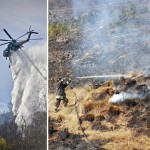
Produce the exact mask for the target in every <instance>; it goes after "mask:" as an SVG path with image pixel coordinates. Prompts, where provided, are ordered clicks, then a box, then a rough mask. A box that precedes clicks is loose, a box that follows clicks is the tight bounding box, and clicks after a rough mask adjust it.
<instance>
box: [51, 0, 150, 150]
mask: <svg viewBox="0 0 150 150" xmlns="http://www.w3.org/2000/svg"><path fill="white" fill-rule="evenodd" d="M49 3H50V4H51V7H50V10H49V85H50V86H49V148H50V150H53V149H54V150H55V149H60V150H63V149H68V150H72V149H77V150H80V149H82V150H84V149H85V150H86V149H89V150H93V149H98V150H100V149H108V150H109V149H115V150H147V149H150V146H149V143H150V122H149V119H150V118H149V115H150V104H149V100H150V78H149V75H150V69H149V57H150V53H149V50H150V42H149V35H148V33H149V32H150V28H149V22H150V20H149V17H148V16H149V15H150V10H149V1H140V0H134V1H132V2H131V1H126V0H125V1H122V0H115V1H111V0H108V1H106V2H103V1H97V0H94V1H92V2H91V1H83V2H80V1H78V0H77V1H75V0H70V1H63V2H61V1H59V0H57V1H55V2H54V1H52V0H50V1H49ZM58 3H59V5H57V4H58ZM56 6H57V7H56ZM59 77H69V78H71V79H72V83H71V85H70V87H71V88H70V87H68V88H67V90H66V94H67V98H68V99H69V105H68V107H66V108H64V107H63V105H61V106H60V108H59V111H58V112H55V111H54V106H55V87H56V79H57V78H59Z"/></svg>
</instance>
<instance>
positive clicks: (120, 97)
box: [109, 92, 145, 103]
mask: <svg viewBox="0 0 150 150" xmlns="http://www.w3.org/2000/svg"><path fill="white" fill-rule="evenodd" d="M144 97H145V94H144V93H134V92H121V93H119V94H114V95H113V96H112V97H111V98H110V99H109V102H110V103H121V102H124V101H126V100H132V99H142V98H144Z"/></svg>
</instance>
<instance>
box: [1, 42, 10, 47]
mask: <svg viewBox="0 0 150 150" xmlns="http://www.w3.org/2000/svg"><path fill="white" fill-rule="evenodd" d="M8 43H10V42H7V43H3V44H0V46H2V45H5V44H8Z"/></svg>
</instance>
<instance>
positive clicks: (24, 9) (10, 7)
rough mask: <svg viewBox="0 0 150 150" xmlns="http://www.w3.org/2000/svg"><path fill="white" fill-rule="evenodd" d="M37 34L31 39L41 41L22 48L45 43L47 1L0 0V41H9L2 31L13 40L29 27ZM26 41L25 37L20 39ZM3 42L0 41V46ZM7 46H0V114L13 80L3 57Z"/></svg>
mask: <svg viewBox="0 0 150 150" xmlns="http://www.w3.org/2000/svg"><path fill="white" fill-rule="evenodd" d="M30 25H31V27H32V29H34V30H35V31H37V32H39V34H38V35H33V36H32V38H43V40H41V41H31V42H29V43H26V44H25V45H24V48H31V47H33V46H35V45H40V44H42V43H44V42H46V41H47V39H46V37H47V1H46V0H13V1H12V0H0V39H9V37H8V36H7V35H6V34H5V32H4V31H3V29H6V30H7V31H8V32H9V34H10V35H11V36H12V37H13V38H14V39H15V38H17V37H19V36H21V35H23V34H25V33H26V32H27V31H28V30H29V27H30ZM22 39H23V40H24V39H26V36H25V37H24V38H22ZM2 43H3V42H1V41H0V44H2ZM6 47H7V45H3V46H0V112H2V111H4V110H6V109H7V103H8V102H9V101H10V100H11V91H12V89H13V80H12V76H11V70H10V68H8V66H9V61H8V60H6V59H5V58H4V57H3V50H5V48H6Z"/></svg>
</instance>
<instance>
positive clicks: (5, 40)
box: [0, 39, 11, 41]
mask: <svg viewBox="0 0 150 150" xmlns="http://www.w3.org/2000/svg"><path fill="white" fill-rule="evenodd" d="M0 41H11V40H4V39H0Z"/></svg>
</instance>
